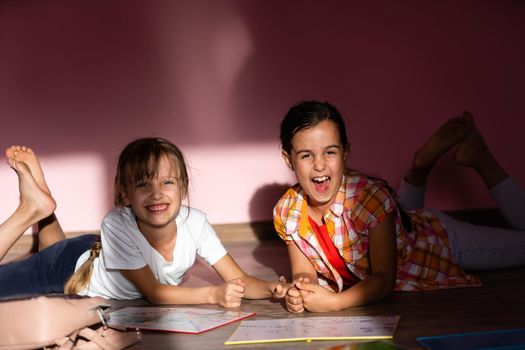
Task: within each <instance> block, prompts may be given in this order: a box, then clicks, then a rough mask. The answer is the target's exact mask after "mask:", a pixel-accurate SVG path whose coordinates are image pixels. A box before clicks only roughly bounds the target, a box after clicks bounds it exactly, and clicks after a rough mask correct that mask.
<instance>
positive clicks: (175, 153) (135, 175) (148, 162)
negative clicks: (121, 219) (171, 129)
mask: <svg viewBox="0 0 525 350" xmlns="http://www.w3.org/2000/svg"><path fill="white" fill-rule="evenodd" d="M163 156H164V157H167V158H168V159H170V160H171V161H172V162H173V165H174V166H175V167H178V172H179V173H178V174H177V177H178V181H179V186H180V189H181V193H182V194H183V196H185V195H187V194H188V171H187V169H186V162H185V161H184V156H183V155H182V152H181V151H180V149H179V148H178V147H177V146H175V145H174V144H173V143H171V142H169V141H168V140H166V139H163V138H160V137H150V138H142V139H137V140H135V141H133V142H131V143H130V144H128V145H127V146H126V147H125V148H124V149H123V150H122V152H121V153H120V156H119V159H118V164H117V173H116V175H115V189H114V191H115V192H114V196H115V199H114V200H115V205H116V206H122V205H123V204H124V196H125V194H126V193H127V192H128V191H129V189H130V186H132V185H134V184H136V183H137V182H139V181H141V180H144V179H151V178H153V177H155V176H156V175H157V172H158V170H159V162H160V159H161V158H162V157H163Z"/></svg>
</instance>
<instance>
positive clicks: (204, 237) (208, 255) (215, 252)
mask: <svg viewBox="0 0 525 350" xmlns="http://www.w3.org/2000/svg"><path fill="white" fill-rule="evenodd" d="M192 210H195V209H192ZM203 215H204V214H203ZM200 226H201V229H200V233H199V234H198V240H197V254H198V255H199V256H200V257H201V258H203V259H204V260H205V261H206V262H207V263H208V264H210V265H214V264H215V263H216V262H217V261H219V260H220V259H222V258H223V257H224V256H225V255H226V253H227V251H226V249H225V248H224V246H223V245H222V243H221V240H220V239H219V237H218V236H217V233H215V230H214V229H213V227H212V226H211V225H210V223H209V222H208V220H207V219H206V216H204V220H203V222H202V225H200ZM191 229H192V228H190V230H191Z"/></svg>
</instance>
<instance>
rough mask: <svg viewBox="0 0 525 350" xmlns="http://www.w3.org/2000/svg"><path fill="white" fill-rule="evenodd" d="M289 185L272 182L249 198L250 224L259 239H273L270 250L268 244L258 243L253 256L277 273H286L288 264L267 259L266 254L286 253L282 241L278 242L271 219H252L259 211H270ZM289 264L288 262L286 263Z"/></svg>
mask: <svg viewBox="0 0 525 350" xmlns="http://www.w3.org/2000/svg"><path fill="white" fill-rule="evenodd" d="M289 187H290V184H279V183H272V184H267V185H263V186H262V187H259V188H258V189H257V190H256V191H255V193H254V194H253V196H252V198H251V200H250V218H251V220H250V226H251V229H252V230H253V232H254V233H255V235H256V236H257V239H258V240H259V241H268V240H274V242H273V244H271V247H272V248H271V250H270V251H269V250H268V249H269V248H268V246H267V245H266V246H262V245H258V246H257V248H255V250H254V251H253V253H252V254H253V258H254V259H255V260H256V261H257V262H258V263H260V264H262V265H264V266H266V267H268V268H270V269H272V270H273V271H274V272H275V273H276V274H277V275H282V274H287V272H284V271H289V270H290V268H289V266H282V264H279V261H281V260H280V259H268V255H273V254H286V248H285V244H284V242H280V239H279V238H278V237H277V233H276V232H275V229H274V227H273V222H272V221H254V218H257V217H260V215H259V213H261V212H264V213H272V212H273V207H274V206H275V204H276V203H277V201H278V200H279V198H281V196H282V195H283V194H284V193H285V192H286V190H287V189H288V188H289ZM288 265H289V264H288Z"/></svg>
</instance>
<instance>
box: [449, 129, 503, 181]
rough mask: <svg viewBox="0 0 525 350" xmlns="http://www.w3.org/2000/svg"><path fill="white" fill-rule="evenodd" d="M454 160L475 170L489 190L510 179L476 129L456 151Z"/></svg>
mask: <svg viewBox="0 0 525 350" xmlns="http://www.w3.org/2000/svg"><path fill="white" fill-rule="evenodd" d="M454 160H455V161H456V162H457V163H459V164H461V165H464V166H468V167H471V168H473V169H475V170H476V171H477V172H478V174H479V176H480V177H481V179H483V182H485V184H486V185H487V187H488V188H489V189H491V188H493V187H494V186H495V185H497V184H498V183H500V182H501V181H503V180H505V179H506V178H508V177H509V175H508V174H507V173H506V172H505V170H503V168H502V167H501V166H500V165H499V163H498V162H497V161H496V158H494V156H493V155H492V153H490V150H489V148H488V147H487V144H486V143H485V140H483V137H482V136H481V134H480V133H479V131H478V130H477V129H476V128H475V127H474V130H473V131H472V133H471V134H470V135H469V136H468V137H467V138H466V139H465V140H464V141H463V142H461V144H460V145H459V147H458V148H457V149H456V151H455V153H454Z"/></svg>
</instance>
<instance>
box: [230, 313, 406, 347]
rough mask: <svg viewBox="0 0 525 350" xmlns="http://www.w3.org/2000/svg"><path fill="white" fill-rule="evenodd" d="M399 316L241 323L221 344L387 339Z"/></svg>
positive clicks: (273, 320)
mask: <svg viewBox="0 0 525 350" xmlns="http://www.w3.org/2000/svg"><path fill="white" fill-rule="evenodd" d="M398 322H399V316H343V317H300V318H285V319H268V320H253V321H251V320H246V321H242V322H241V323H240V324H239V326H238V327H237V329H236V330H235V332H234V333H233V334H232V336H231V337H230V338H229V339H228V340H227V341H226V342H225V343H224V344H226V345H232V344H250V343H270V342H286V341H312V340H340V339H362V340H366V339H391V338H393V336H394V332H395V329H396V327H397V324H398Z"/></svg>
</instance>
